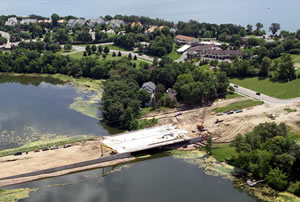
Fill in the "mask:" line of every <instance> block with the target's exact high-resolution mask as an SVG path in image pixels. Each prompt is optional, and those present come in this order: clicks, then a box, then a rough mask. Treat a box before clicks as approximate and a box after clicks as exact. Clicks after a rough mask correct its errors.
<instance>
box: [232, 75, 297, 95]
mask: <svg viewBox="0 0 300 202" xmlns="http://www.w3.org/2000/svg"><path fill="white" fill-rule="evenodd" d="M230 82H231V83H234V84H237V85H239V86H242V87H244V88H249V89H251V90H253V91H256V92H260V93H262V94H265V95H269V96H272V97H275V98H279V99H290V98H296V97H300V79H296V80H293V81H290V82H285V83H279V82H272V81H270V79H263V80H260V79H259V78H258V77H254V78H245V79H237V78H235V79H230Z"/></svg>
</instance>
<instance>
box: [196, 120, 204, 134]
mask: <svg viewBox="0 0 300 202" xmlns="http://www.w3.org/2000/svg"><path fill="white" fill-rule="evenodd" d="M197 129H198V130H199V131H201V132H203V131H205V128H204V125H203V123H202V122H200V123H199V124H197Z"/></svg>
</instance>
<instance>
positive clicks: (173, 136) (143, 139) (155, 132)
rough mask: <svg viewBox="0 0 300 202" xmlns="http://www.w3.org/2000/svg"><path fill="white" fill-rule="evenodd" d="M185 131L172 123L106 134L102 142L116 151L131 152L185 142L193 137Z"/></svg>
mask: <svg viewBox="0 0 300 202" xmlns="http://www.w3.org/2000/svg"><path fill="white" fill-rule="evenodd" d="M193 138H195V137H192V136H191V135H187V131H185V130H182V129H178V128H176V127H175V126H173V125H165V126H159V127H154V128H148V129H143V130H138V131H133V132H129V133H123V134H120V135H114V136H106V137H104V140H103V141H102V143H103V144H105V145H107V146H109V147H111V148H112V149H114V150H116V151H117V152H118V153H132V152H137V151H143V150H148V149H153V148H156V147H162V146H166V145H171V144H176V143H180V142H185V141H188V140H190V139H193Z"/></svg>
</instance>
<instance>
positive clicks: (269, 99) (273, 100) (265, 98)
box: [230, 83, 300, 105]
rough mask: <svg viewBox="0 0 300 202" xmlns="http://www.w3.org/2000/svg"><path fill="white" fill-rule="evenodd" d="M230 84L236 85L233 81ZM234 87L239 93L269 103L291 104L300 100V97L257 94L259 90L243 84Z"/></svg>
mask: <svg viewBox="0 0 300 202" xmlns="http://www.w3.org/2000/svg"><path fill="white" fill-rule="evenodd" d="M230 85H231V86H233V87H234V84H232V83H231V84H230ZM234 88H235V91H236V92H237V93H240V94H243V95H246V96H249V97H252V98H255V99H258V100H261V101H264V102H265V103H269V104H280V105H291V104H295V103H297V102H300V97H298V98H293V99H277V98H274V97H270V96H267V95H263V94H260V95H256V93H257V92H255V91H253V90H250V89H247V88H244V87H241V86H238V88H236V87H234Z"/></svg>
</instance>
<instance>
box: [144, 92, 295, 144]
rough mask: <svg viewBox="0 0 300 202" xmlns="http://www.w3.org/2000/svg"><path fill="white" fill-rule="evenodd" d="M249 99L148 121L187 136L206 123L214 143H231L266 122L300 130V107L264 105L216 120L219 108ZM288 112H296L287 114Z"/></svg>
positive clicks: (172, 113) (166, 113) (157, 115)
mask: <svg viewBox="0 0 300 202" xmlns="http://www.w3.org/2000/svg"><path fill="white" fill-rule="evenodd" d="M246 99H248V98H244V97H238V98H235V99H230V100H219V101H218V102H215V103H214V104H213V105H212V106H210V107H207V108H206V109H205V108H198V109H192V110H186V111H182V112H181V113H182V114H181V115H179V116H176V114H178V111H175V110H172V111H169V112H163V113H162V114H159V113H157V112H156V113H154V114H149V115H148V117H149V118H150V117H154V118H157V119H159V123H158V124H159V125H164V124H174V125H176V126H177V127H179V128H182V129H185V130H187V131H188V132H190V133H192V131H196V133H197V132H198V130H197V127H196V125H197V123H200V122H204V126H205V129H206V130H207V131H208V133H209V134H210V135H212V137H213V140H214V142H215V143H228V142H231V141H232V140H233V139H234V138H235V136H236V135H237V134H239V133H240V134H245V133H247V132H249V131H251V130H252V129H253V128H254V127H255V126H257V125H258V124H260V123H265V122H275V123H280V122H284V123H286V124H287V125H289V126H290V127H292V128H293V129H295V130H300V128H299V126H297V124H296V122H297V121H300V106H297V105H290V106H283V105H270V104H263V105H260V106H256V107H251V108H246V109H244V110H243V112H242V113H234V114H231V115H227V114H224V115H222V116H216V113H215V112H213V109H214V108H216V107H223V106H226V105H228V104H230V103H233V102H237V101H241V100H246ZM285 108H290V109H296V110H297V111H296V112H290V113H288V112H287V111H285V110H284V109H285ZM270 114H273V115H275V117H276V118H275V120H271V119H270V118H269V117H268V115H270ZM216 119H219V120H223V122H221V123H218V124H216V123H215V122H216Z"/></svg>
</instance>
